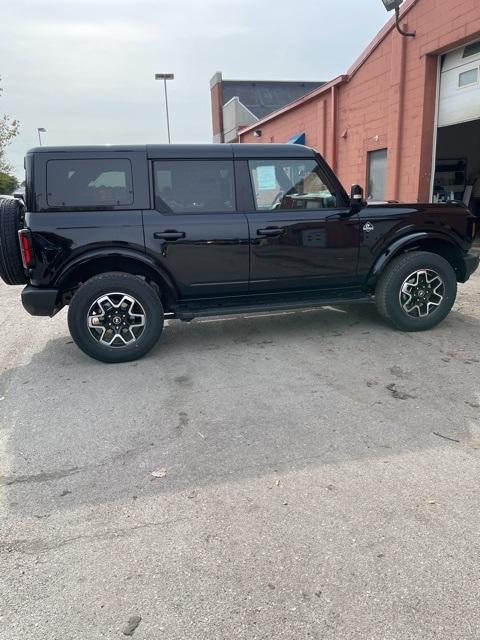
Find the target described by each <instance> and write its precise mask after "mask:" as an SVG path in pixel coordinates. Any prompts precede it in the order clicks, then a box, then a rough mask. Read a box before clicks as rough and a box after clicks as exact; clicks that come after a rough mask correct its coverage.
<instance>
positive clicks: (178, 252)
mask: <svg viewBox="0 0 480 640" xmlns="http://www.w3.org/2000/svg"><path fill="white" fill-rule="evenodd" d="M153 180H154V209H152V210H149V211H144V212H143V223H144V230H145V247H146V251H147V253H148V254H150V255H151V256H153V257H154V259H155V261H156V262H157V263H158V264H159V266H160V267H161V268H162V269H164V270H165V271H167V273H169V274H170V276H171V277H172V279H173V280H174V282H175V283H176V285H177V287H178V289H179V293H180V296H181V298H203V297H215V296H221V295H233V294H239V293H240V294H241V293H246V292H247V291H248V277H249V236H248V223H247V219H246V216H245V215H244V214H243V213H238V212H237V208H236V202H235V181H234V170H233V161H232V160H206V159H205V160H203V159H200V158H199V159H195V160H176V159H172V160H155V161H154V162H153Z"/></svg>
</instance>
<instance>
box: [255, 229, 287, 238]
mask: <svg viewBox="0 0 480 640" xmlns="http://www.w3.org/2000/svg"><path fill="white" fill-rule="evenodd" d="M284 233H285V229H284V228H283V227H267V228H266V229H257V236H267V237H269V238H273V237H275V236H283V234H284Z"/></svg>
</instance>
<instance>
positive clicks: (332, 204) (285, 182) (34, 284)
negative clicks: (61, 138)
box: [0, 144, 478, 362]
mask: <svg viewBox="0 0 480 640" xmlns="http://www.w3.org/2000/svg"><path fill="white" fill-rule="evenodd" d="M25 167H26V198H25V206H24V204H23V202H22V201H21V200H18V199H13V198H7V199H3V200H1V201H0V275H1V276H2V277H3V279H4V280H5V282H6V283H7V284H27V286H26V287H25V288H24V289H23V292H22V302H23V305H24V307H25V309H26V310H27V311H28V312H29V313H31V314H32V315H47V316H53V315H54V314H55V313H57V311H59V309H61V308H62V307H63V306H64V305H69V310H68V324H69V328H70V332H71V334H72V337H73V339H74V340H75V342H76V343H77V345H78V346H79V347H80V348H81V349H83V351H84V352H85V353H87V354H88V355H90V356H93V357H94V358H97V359H98V360H103V361H106V362H123V361H127V360H132V359H135V358H138V357H140V356H142V355H143V354H145V353H146V352H147V351H148V350H149V349H151V348H152V346H153V345H154V344H155V343H156V341H157V340H158V338H159V336H160V334H161V332H162V327H163V321H164V318H165V317H169V318H179V319H180V320H192V319H193V318H195V317H199V316H207V315H221V314H236V313H246V312H254V311H260V310H261V311H264V310H274V309H275V310H276V309H297V308H302V307H315V306H322V305H326V304H336V303H341V302H348V303H350V302H360V301H368V300H371V299H374V300H375V302H376V305H377V307H378V310H379V311H380V314H381V315H382V316H383V317H384V318H386V319H387V320H389V321H390V322H391V324H393V325H394V326H395V327H397V328H399V329H402V330H405V331H421V330H424V329H430V328H431V327H433V326H435V325H436V324H437V323H438V322H440V321H441V320H443V319H444V318H445V316H446V315H447V314H448V313H449V311H450V309H451V308H452V305H453V303H454V301H455V296H456V292H457V282H465V281H466V280H467V279H468V278H469V277H470V275H471V274H472V273H473V271H474V270H475V269H476V268H477V266H478V258H477V257H475V256H474V255H472V254H470V253H468V251H469V249H470V247H471V244H472V240H473V238H474V236H475V231H476V223H475V220H476V219H475V217H474V216H473V215H472V214H471V213H470V212H469V210H468V209H466V208H465V207H464V206H463V205H462V204H460V203H454V202H452V203H448V204H387V205H385V204H378V205H373V206H366V203H365V202H364V201H363V193H362V190H361V188H360V187H358V186H354V187H353V188H352V193H351V195H350V197H349V196H347V194H346V192H345V190H344V189H343V187H342V186H341V185H340V183H339V181H338V179H337V178H336V176H335V175H334V173H333V172H332V171H331V170H330V168H329V167H328V166H327V164H326V163H325V161H324V160H323V159H322V157H321V156H319V155H318V154H317V153H316V152H315V151H314V150H313V149H310V148H307V147H303V146H299V145H274V144H258V145H247V144H245V145H243V144H238V145H147V146H125V147H121V146H111V147H50V148H49V147H41V148H37V149H32V150H31V151H29V152H28V154H27V157H26V164H25ZM17 234H18V237H17Z"/></svg>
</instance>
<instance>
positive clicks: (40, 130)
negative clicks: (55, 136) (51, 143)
mask: <svg viewBox="0 0 480 640" xmlns="http://www.w3.org/2000/svg"><path fill="white" fill-rule="evenodd" d="M37 131H38V142H39V144H40V146H42V136H41V135H40V134H41V133H46V132H47V130H46V129H44V128H43V127H38V129H37Z"/></svg>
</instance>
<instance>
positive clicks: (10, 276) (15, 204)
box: [0, 198, 27, 284]
mask: <svg viewBox="0 0 480 640" xmlns="http://www.w3.org/2000/svg"><path fill="white" fill-rule="evenodd" d="M24 213H25V209H24V206H23V202H21V201H20V200H18V199H17V198H1V199H0V277H1V278H2V280H3V281H4V282H5V283H6V284H26V282H27V278H26V276H25V270H24V268H23V264H22V256H21V253H20V245H19V242H18V233H17V232H18V230H19V229H20V228H22V227H23V219H24Z"/></svg>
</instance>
